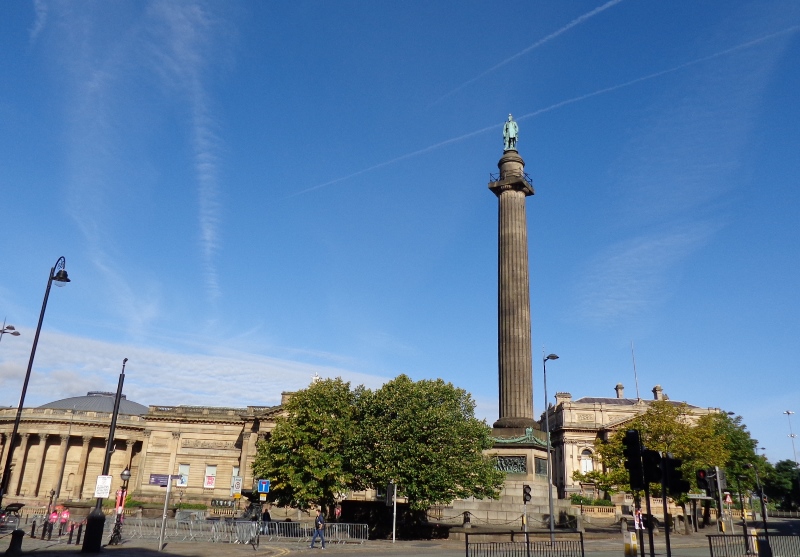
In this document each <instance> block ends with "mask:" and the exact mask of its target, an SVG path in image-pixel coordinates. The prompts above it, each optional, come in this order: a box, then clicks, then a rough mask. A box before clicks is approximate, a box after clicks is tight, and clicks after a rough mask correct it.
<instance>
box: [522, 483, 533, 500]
mask: <svg viewBox="0 0 800 557" xmlns="http://www.w3.org/2000/svg"><path fill="white" fill-rule="evenodd" d="M530 501H531V486H529V485H528V484H525V485H523V486H522V502H523V503H530Z"/></svg>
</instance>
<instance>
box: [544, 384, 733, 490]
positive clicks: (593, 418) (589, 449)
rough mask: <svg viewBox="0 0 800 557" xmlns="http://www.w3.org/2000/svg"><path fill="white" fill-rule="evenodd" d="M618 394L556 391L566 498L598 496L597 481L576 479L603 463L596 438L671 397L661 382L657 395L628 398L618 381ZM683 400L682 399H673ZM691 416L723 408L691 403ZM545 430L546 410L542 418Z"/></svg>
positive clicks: (557, 456) (556, 446)
mask: <svg viewBox="0 0 800 557" xmlns="http://www.w3.org/2000/svg"><path fill="white" fill-rule="evenodd" d="M614 390H615V391H616V397H613V398H612V397H608V398H605V397H583V398H580V399H578V400H572V395H570V394H569V393H556V396H555V399H556V401H555V404H554V405H550V407H549V408H548V409H547V411H548V412H549V414H550V415H549V422H550V433H551V442H552V447H553V453H552V455H553V484H554V486H555V487H556V488H557V489H558V497H559V498H562V499H563V498H566V497H569V496H570V494H572V493H582V494H584V495H587V496H591V497H596V496H598V495H599V494H597V493H596V491H595V488H594V486H593V485H581V484H580V483H579V482H577V481H575V480H573V479H572V473H573V472H574V471H576V470H580V471H581V472H589V471H591V470H594V469H595V468H596V467H597V466H599V462H598V461H597V460H596V457H595V447H594V442H595V440H596V439H606V438H608V436H609V435H611V434H613V433H614V432H615V431H617V430H619V429H623V428H625V426H626V425H627V424H628V422H630V421H631V420H632V419H633V418H635V417H636V416H638V415H639V414H643V413H644V412H646V411H647V408H648V407H649V406H650V404H651V403H652V402H653V401H655V400H668V397H667V396H666V395H665V394H664V392H663V389H662V388H661V386H660V385H656V386H655V387H654V388H653V391H652V392H653V398H652V399H651V400H645V399H641V398H625V388H624V387H623V385H622V384H621V383H620V384H617V386H616V387H615V388H614ZM672 403H673V404H676V405H678V404H683V403H682V402H672ZM687 406H688V410H689V415H690V418H695V419H697V418H699V417H700V416H703V415H705V414H712V413H717V412H719V411H720V410H719V408H700V407H698V406H693V405H691V404H688V403H687ZM539 424H540V426H541V428H542V430H543V431H544V430H545V427H544V424H545V419H544V413H542V417H541V419H540V420H539Z"/></svg>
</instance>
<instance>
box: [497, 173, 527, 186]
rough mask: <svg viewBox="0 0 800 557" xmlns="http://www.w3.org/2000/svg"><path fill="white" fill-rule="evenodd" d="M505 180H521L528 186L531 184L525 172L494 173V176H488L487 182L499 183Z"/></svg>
mask: <svg viewBox="0 0 800 557" xmlns="http://www.w3.org/2000/svg"><path fill="white" fill-rule="evenodd" d="M507 178H522V179H523V180H525V181H526V182H528V183H529V184H530V183H531V177H530V176H528V173H527V172H503V173H502V174H501V173H499V172H498V173H496V174H491V173H490V174H489V181H490V182H499V181H500V180H505V179H507Z"/></svg>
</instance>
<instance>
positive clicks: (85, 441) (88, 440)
mask: <svg viewBox="0 0 800 557" xmlns="http://www.w3.org/2000/svg"><path fill="white" fill-rule="evenodd" d="M93 437H94V436H92V435H81V439H82V440H83V445H84V446H86V445H88V444H89V443H91V441H92V438H93Z"/></svg>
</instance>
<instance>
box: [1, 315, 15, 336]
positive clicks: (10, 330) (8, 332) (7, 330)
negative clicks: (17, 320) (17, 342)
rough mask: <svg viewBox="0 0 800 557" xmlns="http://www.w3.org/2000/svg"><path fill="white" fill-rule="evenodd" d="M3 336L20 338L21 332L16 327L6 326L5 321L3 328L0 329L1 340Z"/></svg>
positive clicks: (4, 321)
mask: <svg viewBox="0 0 800 557" xmlns="http://www.w3.org/2000/svg"><path fill="white" fill-rule="evenodd" d="M3 335H11V336H12V337H18V336H19V331H18V330H17V329H16V328H15V327H14V325H6V320H5V319H3V328H2V329H0V340H3Z"/></svg>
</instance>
